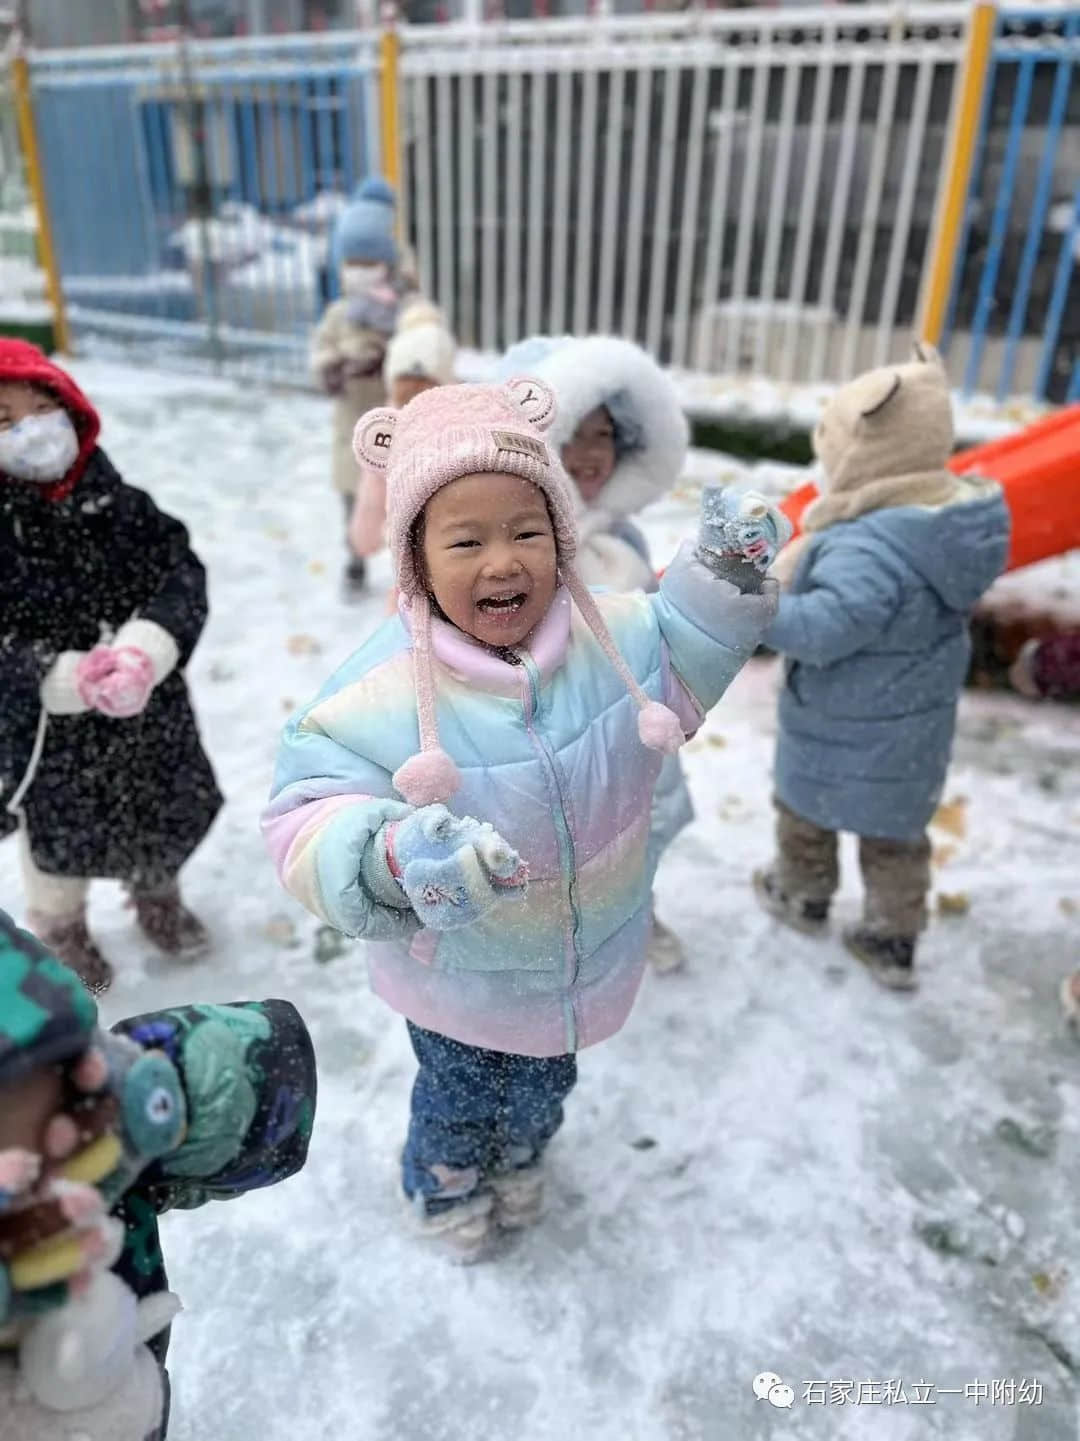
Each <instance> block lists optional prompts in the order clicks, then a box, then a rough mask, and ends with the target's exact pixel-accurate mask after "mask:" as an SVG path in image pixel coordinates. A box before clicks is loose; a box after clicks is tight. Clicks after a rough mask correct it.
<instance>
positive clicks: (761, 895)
mask: <svg viewBox="0 0 1080 1441" xmlns="http://www.w3.org/2000/svg"><path fill="white" fill-rule="evenodd" d="M754 894H755V895H756V896H757V898H758V902H759V904H760V905H761V908H762V910H764V911H767V912H768V914H769V915H770V916H772V917H773V918H774V919H775V920H778V921H782V922H783V923H784V925H785V926H790V927H791V929H792V930H793V931H800V932H801V933H802V934H803V935H804V936H821V935H824V933H825V931H826V929H827V927H828V924H829V902H828V901H815V900H810V899H808V898H807V897H806V896H789V895H787V894H786V893H785V892H784V891H782V890H781V889H780V886H779V884H778V883H777V880H776V876H775V875H774V874H773V872H772V871H771V870H770V871H755V872H754Z"/></svg>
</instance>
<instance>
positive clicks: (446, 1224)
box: [409, 1190, 497, 1266]
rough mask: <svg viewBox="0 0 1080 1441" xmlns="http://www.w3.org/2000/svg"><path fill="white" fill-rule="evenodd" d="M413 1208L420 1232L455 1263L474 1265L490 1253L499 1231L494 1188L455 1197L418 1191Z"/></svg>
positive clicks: (458, 1264) (413, 1214)
mask: <svg viewBox="0 0 1080 1441" xmlns="http://www.w3.org/2000/svg"><path fill="white" fill-rule="evenodd" d="M409 1208H410V1210H411V1213H412V1216H413V1219H414V1222H415V1226H416V1230H417V1232H418V1233H419V1234H420V1235H421V1236H422V1237H423V1238H424V1239H425V1240H426V1241H431V1242H432V1243H433V1244H435V1245H437V1246H438V1247H439V1249H440V1250H441V1251H442V1252H443V1254H444V1256H445V1257H446V1258H447V1260H449V1261H451V1262H453V1264H454V1265H456V1266H471V1265H473V1264H474V1263H475V1262H477V1261H482V1260H484V1258H485V1257H486V1256H488V1255H490V1253H491V1251H492V1249H493V1246H494V1242H495V1239H496V1234H497V1233H496V1229H495V1217H494V1198H493V1197H492V1194H491V1192H490V1191H487V1190H483V1191H474V1192H473V1194H472V1195H471V1196H463V1197H462V1198H461V1199H460V1200H454V1201H445V1200H439V1199H438V1198H437V1197H431V1196H427V1197H425V1196H421V1195H416V1196H414V1197H413V1198H412V1199H411V1200H410V1201H409Z"/></svg>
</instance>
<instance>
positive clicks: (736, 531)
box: [697, 485, 792, 578]
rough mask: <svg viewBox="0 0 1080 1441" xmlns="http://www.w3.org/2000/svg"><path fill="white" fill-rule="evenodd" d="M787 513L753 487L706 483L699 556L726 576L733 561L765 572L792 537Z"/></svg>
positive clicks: (734, 563) (711, 567)
mask: <svg viewBox="0 0 1080 1441" xmlns="http://www.w3.org/2000/svg"><path fill="white" fill-rule="evenodd" d="M791 535H792V525H791V522H790V521H789V520H788V518H787V516H786V515H784V513H783V512H782V511H780V510H777V509H776V507H775V506H774V505H770V503H769V501H768V500H766V498H765V496H763V495H761V494H759V493H758V492H757V491H756V490H744V491H738V490H735V489H734V488H733V487H731V486H720V485H707V486H706V487H705V489H704V491H703V493H702V497H701V527H700V529H699V531H698V546H697V554H698V558H699V559H700V560H701V561H703V562H704V563H705V564H706V565H707V566H708V567H709V569H710V570H713V571H715V572H716V573H717V574H718V575H722V576H724V578H728V577H727V571H728V570H729V569H730V568H731V566H732V565H735V566H739V565H747V564H748V565H751V566H753V568H754V569H755V570H756V571H758V572H760V573H762V574H763V573H764V572H765V571H767V570H768V568H769V566H770V565H772V563H773V561H774V560H775V559H776V555H777V552H778V551H779V550H781V549H782V548H783V546H785V545H786V544H787V542H788V541H789V540H790V539H791Z"/></svg>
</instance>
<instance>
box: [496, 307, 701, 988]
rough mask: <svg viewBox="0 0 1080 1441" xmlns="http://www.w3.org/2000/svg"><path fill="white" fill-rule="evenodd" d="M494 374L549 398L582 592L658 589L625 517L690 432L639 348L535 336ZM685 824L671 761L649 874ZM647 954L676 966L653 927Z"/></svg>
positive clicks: (657, 800) (609, 339)
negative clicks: (519, 379)
mask: <svg viewBox="0 0 1080 1441" xmlns="http://www.w3.org/2000/svg"><path fill="white" fill-rule="evenodd" d="M499 373H500V376H501V377H502V378H504V379H506V378H510V377H512V376H514V375H535V376H537V377H538V378H539V379H541V380H544V381H546V382H547V384H548V385H550V386H551V388H552V390H553V391H554V392H555V398H556V402H557V406H558V409H557V412H556V417H555V421H554V423H553V424H552V427H551V430H550V432H549V443H550V444H551V447H552V449H553V450H557V451H558V452H559V454H560V457H561V459H562V463H563V468H564V469H565V471H566V473H567V475H568V476H569V478H570V482H571V484H570V489H571V493H572V495H573V497H574V500H575V502H576V508H577V512H578V514H577V523H578V534H579V536H580V539H579V542H578V552H577V565H578V570H579V572H580V574H581V577H582V579H583V580H584V581H585V584H586V585H589V586H605V587H606V588H607V589H609V590H615V591H631V590H645V591H653V590H656V589H657V577H656V572H655V570H654V569H653V563H652V557H651V556H650V554H649V547H648V543H647V541H646V540H645V537H644V535H643V534H642V533H641V531H640V530H639V529H638V527H637V526H636V525H635V524H634V522H633V520H632V518H631V517H633V516H635V515H636V514H637V513H638V512H639V511H641V510H644V508H645V507H646V506H647V505H649V504H651V503H652V501H654V500H659V499H660V497H661V496H662V495H666V494H667V492H668V491H669V490H670V489H671V488H672V486H673V485H674V484H675V482H676V481H677V480H678V479H679V477H680V475H681V474H682V470H683V466H684V464H685V462H686V450H687V445H688V441H689V432H688V428H687V424H686V417H685V416H684V414H683V410H682V406H681V404H680V402H679V396H678V392H677V391H676V389H675V387H674V385H673V384H672V383H671V381H670V380H669V379H668V377H667V376H666V375H665V374H664V372H663V371H662V370H661V369H660V367H659V366H658V365H657V363H656V361H655V360H653V358H652V356H650V355H648V354H647V353H646V352H645V351H644V350H642V349H641V347H640V346H638V345H634V344H633V342H631V341H629V340H620V339H618V338H617V337H615V336H609V335H591V336H587V337H584V338H581V339H579V338H577V337H575V336H571V335H564V336H557V337H556V336H546V335H541V336H533V337H531V338H530V339H528V340H522V341H519V343H518V344H517V345H514V346H511V348H510V349H509V350H508V351H507V352H506V354H505V356H504V357H503V359H502V361H501V362H500V366H499ZM693 818H694V808H693V804H692V803H691V800H690V792H689V791H688V789H687V786H686V780H685V778H684V776H683V773H682V768H681V767H680V765H679V761H678V757H676V756H669V757H668V758H667V759H666V760H665V762H664V768H663V770H662V771H661V773H660V778H659V781H658V782H657V787H656V792H655V797H654V801H653V811H652V826H651V835H650V851H651V858H652V864H653V867H654V869H655V867H656V865H657V863H658V862H659V860H660V856H661V855H662V853H663V851H664V850H665V848H666V847H667V846H668V844H669V843H670V842H671V841H672V840H673V839H674V838H675V836H676V835H677V834H678V833H679V831H681V830H682V828H683V827H684V826H686V825H689V823H690V822H691V821H692V820H693ZM649 956H650V959H651V960H652V962H653V964H654V966H655V967H656V969H657V970H658V971H661V972H664V971H671V970H675V969H677V968H678V967H679V966H681V965H682V962H683V952H682V947H681V945H680V943H679V941H678V938H677V937H676V936H674V935H673V934H672V933H671V931H669V930H668V929H667V927H666V926H663V925H661V924H660V922H659V921H656V920H655V919H654V934H653V942H652V945H651V946H650V950H649Z"/></svg>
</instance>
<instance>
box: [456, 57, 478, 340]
mask: <svg viewBox="0 0 1080 1441" xmlns="http://www.w3.org/2000/svg"><path fill="white" fill-rule="evenodd" d="M475 104H476V76H475V75H474V74H473V72H472V70H470V69H468V68H467V67H465V68H463V70H462V73H461V75H460V77H459V78H458V137H457V143H458V156H459V158H460V161H461V165H460V174H461V203H460V206H459V208H458V214H459V215H460V217H461V243H460V245H459V246H458V295H457V315H458V322H457V326H458V330H457V333H458V338H459V340H460V341H461V342H462V344H464V345H475V344H476V342H477V339H478V338H479V332H478V328H477V324H476V111H475V108H474V107H475Z"/></svg>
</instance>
